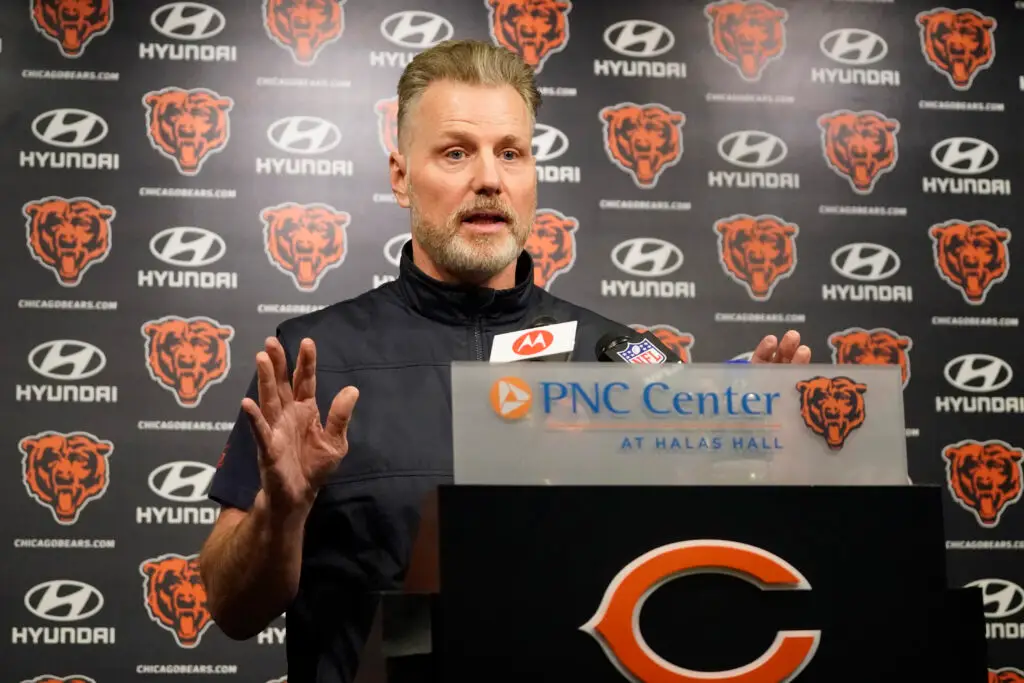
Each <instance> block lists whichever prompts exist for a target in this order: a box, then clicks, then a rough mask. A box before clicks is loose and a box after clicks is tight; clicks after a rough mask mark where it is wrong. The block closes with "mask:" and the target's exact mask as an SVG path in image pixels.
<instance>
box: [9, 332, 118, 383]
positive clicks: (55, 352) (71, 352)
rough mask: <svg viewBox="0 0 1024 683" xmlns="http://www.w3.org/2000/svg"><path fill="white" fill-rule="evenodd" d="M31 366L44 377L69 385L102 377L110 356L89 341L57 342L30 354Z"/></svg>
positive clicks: (47, 344)
mask: <svg viewBox="0 0 1024 683" xmlns="http://www.w3.org/2000/svg"><path fill="white" fill-rule="evenodd" d="M28 364H29V367H31V368H32V369H33V370H35V371H36V372H37V373H39V374H40V375H42V376H43V377H46V378H48V379H53V380H57V381H64V382H69V381H77V380H82V379H88V378H90V377H93V376H95V375H97V374H99V373H100V372H101V371H102V370H103V368H105V367H106V366H107V357H106V356H105V355H104V354H103V352H102V351H100V350H99V348H97V347H95V346H93V345H92V344H90V343H88V342H83V341H78V340H76V339H55V340H53V341H48V342H43V343H42V344H40V345H39V346H37V347H35V348H34V349H32V350H31V351H29V352H28Z"/></svg>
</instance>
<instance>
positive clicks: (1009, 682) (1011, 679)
mask: <svg viewBox="0 0 1024 683" xmlns="http://www.w3.org/2000/svg"><path fill="white" fill-rule="evenodd" d="M988 683H1024V671H1021V670H1020V669H1017V668H1015V667H1011V666H1004V667H1002V668H1000V669H989V670H988Z"/></svg>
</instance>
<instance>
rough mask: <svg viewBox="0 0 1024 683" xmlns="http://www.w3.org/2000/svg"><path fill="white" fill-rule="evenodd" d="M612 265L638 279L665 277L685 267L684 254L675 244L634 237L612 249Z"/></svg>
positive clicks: (652, 238)
mask: <svg viewBox="0 0 1024 683" xmlns="http://www.w3.org/2000/svg"><path fill="white" fill-rule="evenodd" d="M611 257H612V263H614V264H615V267H616V268H618V269H619V270H621V271H622V272H624V273H628V274H629V275H634V276H636V277H664V276H665V275H668V274H670V273H673V272H675V271H677V270H679V268H680V267H681V266H682V265H683V252H682V251H681V250H680V249H679V247H677V246H676V245H674V244H671V243H669V242H666V241H665V240H660V239H657V238H654V237H634V238H633V239H629V240H626V241H624V242H620V243H619V244H617V245H616V246H615V248H614V249H612V254H611Z"/></svg>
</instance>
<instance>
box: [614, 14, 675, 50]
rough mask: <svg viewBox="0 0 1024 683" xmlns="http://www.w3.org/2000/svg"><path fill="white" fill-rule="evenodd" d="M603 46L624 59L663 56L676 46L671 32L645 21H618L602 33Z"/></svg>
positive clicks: (654, 23)
mask: <svg viewBox="0 0 1024 683" xmlns="http://www.w3.org/2000/svg"><path fill="white" fill-rule="evenodd" d="M604 44H605V45H607V46H608V48H609V49H610V50H613V51H615V52H618V53H619V54H620V55H624V56H626V57H640V58H650V57H657V56H658V55H663V54H665V53H666V52H668V51H669V50H671V49H672V46H673V45H675V44H676V37H675V36H674V35H673V34H672V31H670V30H668V29H667V28H665V27H664V26H662V25H661V24H658V23H656V22H653V21H647V20H646V19H627V20H625V21H618V22H616V23H614V24H612V25H611V26H609V27H608V28H606V29H605V31H604Z"/></svg>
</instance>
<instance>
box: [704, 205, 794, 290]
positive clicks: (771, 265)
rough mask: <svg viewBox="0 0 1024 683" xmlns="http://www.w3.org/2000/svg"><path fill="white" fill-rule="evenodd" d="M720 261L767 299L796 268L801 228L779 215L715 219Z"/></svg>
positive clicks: (738, 280) (735, 279) (736, 278)
mask: <svg viewBox="0 0 1024 683" xmlns="http://www.w3.org/2000/svg"><path fill="white" fill-rule="evenodd" d="M714 230H715V232H716V233H717V234H718V262H719V263H720V264H721V265H722V270H724V271H725V274H726V275H728V276H729V277H730V278H732V280H733V282H735V283H737V284H739V285H743V287H745V288H746V290H747V294H749V295H750V298H751V299H753V300H754V301H768V300H769V299H770V298H771V297H772V292H774V291H775V287H776V285H778V284H779V282H780V281H782V280H784V279H785V278H788V277H789V276H790V275H792V274H793V270H794V269H795V268H796V263H797V258H796V237H797V235H798V234H799V232H800V228H799V227H798V226H797V225H796V224H795V223H790V222H788V221H785V220H783V219H782V218H779V217H778V216H770V215H763V216H750V215H747V214H737V215H735V216H730V217H729V218H723V219H721V220H719V221H716V222H715V226H714Z"/></svg>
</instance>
